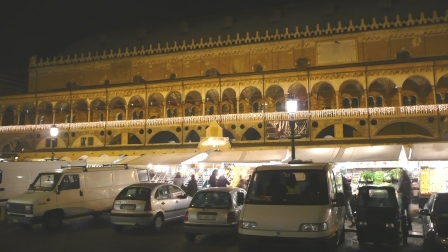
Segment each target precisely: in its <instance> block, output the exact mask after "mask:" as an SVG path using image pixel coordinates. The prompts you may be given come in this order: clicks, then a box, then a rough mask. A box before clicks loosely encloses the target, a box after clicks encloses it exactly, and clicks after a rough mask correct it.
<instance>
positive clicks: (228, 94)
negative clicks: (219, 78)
mask: <svg viewBox="0 0 448 252" xmlns="http://www.w3.org/2000/svg"><path fill="white" fill-rule="evenodd" d="M221 102H222V103H223V104H226V105H227V106H228V111H229V112H228V113H229V114H236V113H237V109H236V108H237V107H236V92H235V90H233V89H232V88H226V89H224V91H223V92H222V101H221ZM223 114H224V113H223Z"/></svg>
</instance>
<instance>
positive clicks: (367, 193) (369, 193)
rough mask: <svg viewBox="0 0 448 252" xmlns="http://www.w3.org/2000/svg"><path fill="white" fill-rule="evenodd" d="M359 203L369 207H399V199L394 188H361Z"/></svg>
mask: <svg viewBox="0 0 448 252" xmlns="http://www.w3.org/2000/svg"><path fill="white" fill-rule="evenodd" d="M358 205H359V206H368V207H398V201H397V198H396V196H395V191H394V190H387V189H373V188H360V189H359V196H358Z"/></svg>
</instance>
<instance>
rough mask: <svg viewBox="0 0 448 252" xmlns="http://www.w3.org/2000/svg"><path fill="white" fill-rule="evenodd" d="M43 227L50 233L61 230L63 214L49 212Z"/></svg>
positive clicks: (45, 216) (44, 219)
mask: <svg viewBox="0 0 448 252" xmlns="http://www.w3.org/2000/svg"><path fill="white" fill-rule="evenodd" d="M42 225H43V226H44V228H45V229H46V230H47V231H49V232H55V231H57V230H59V228H61V225H62V214H61V213H60V212H49V213H46V214H45V215H44V218H43V222H42Z"/></svg>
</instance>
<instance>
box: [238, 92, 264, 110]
mask: <svg viewBox="0 0 448 252" xmlns="http://www.w3.org/2000/svg"><path fill="white" fill-rule="evenodd" d="M254 102H259V103H261V102H263V97H262V95H261V91H260V90H259V89H258V88H256V87H254V86H248V87H246V88H244V89H243V90H242V91H241V94H240V103H243V104H244V107H247V108H249V109H251V108H252V104H253V103H254ZM244 112H251V111H244ZM240 113H242V111H241V110H240Z"/></svg>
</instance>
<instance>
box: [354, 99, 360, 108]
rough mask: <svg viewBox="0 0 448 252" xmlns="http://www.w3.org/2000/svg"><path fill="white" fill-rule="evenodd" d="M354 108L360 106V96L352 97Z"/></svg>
mask: <svg viewBox="0 0 448 252" xmlns="http://www.w3.org/2000/svg"><path fill="white" fill-rule="evenodd" d="M352 108H359V100H358V97H353V98H352Z"/></svg>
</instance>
